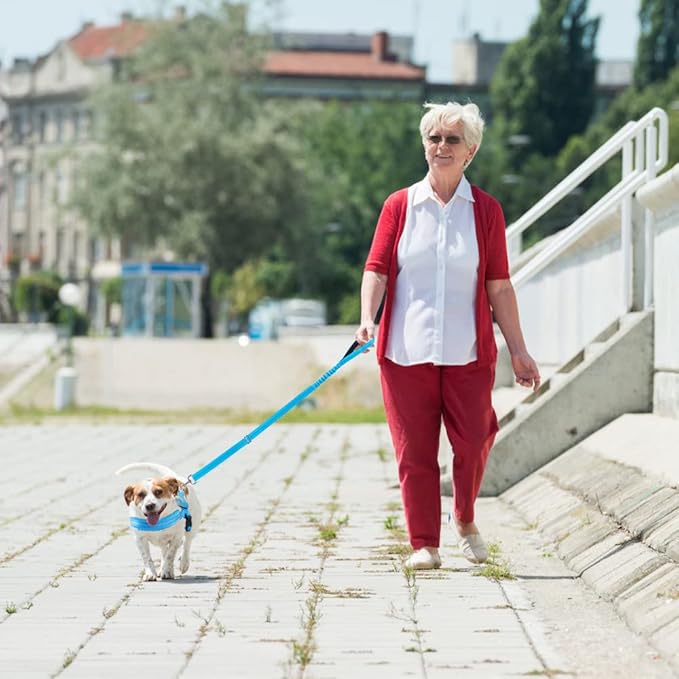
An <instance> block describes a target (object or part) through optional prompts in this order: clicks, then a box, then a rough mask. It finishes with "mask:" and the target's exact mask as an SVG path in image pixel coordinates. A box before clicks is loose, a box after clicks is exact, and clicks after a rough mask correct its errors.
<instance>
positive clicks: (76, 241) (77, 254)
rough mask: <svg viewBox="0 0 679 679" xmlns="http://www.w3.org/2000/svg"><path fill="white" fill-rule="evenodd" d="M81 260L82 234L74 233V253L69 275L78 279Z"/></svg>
mask: <svg viewBox="0 0 679 679" xmlns="http://www.w3.org/2000/svg"><path fill="white" fill-rule="evenodd" d="M79 259H80V233H79V232H78V231H74V232H73V252H72V253H71V261H70V266H69V269H70V270H69V273H70V274H71V276H72V277H73V278H76V277H77V276H78V274H79V273H80V272H79V271H78V260H79Z"/></svg>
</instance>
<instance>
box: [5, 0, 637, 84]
mask: <svg viewBox="0 0 679 679" xmlns="http://www.w3.org/2000/svg"><path fill="white" fill-rule="evenodd" d="M639 3H640V0H589V12H588V14H589V16H597V15H600V16H601V17H602V21H601V26H600V28H599V35H598V38H597V56H598V57H599V58H600V59H629V60H632V59H633V58H634V51H635V48H636V42H637V37H638V33H639V27H638V18H637V13H638V10H639ZM168 4H169V6H170V7H172V6H174V5H175V4H176V5H179V4H184V5H186V6H187V8H188V10H189V12H191V11H192V9H193V8H195V7H198V6H200V2H199V1H198V0H195V1H192V0H184V2H183V3H182V2H181V1H180V0H178V1H177V2H176V3H174V2H173V3H168ZM269 4H271V0H269ZM157 6H158V3H157V2H156V1H154V0H0V61H2V64H3V67H7V66H9V65H10V63H11V61H12V60H13V59H14V58H15V57H30V58H35V57H37V56H39V55H41V54H44V53H45V52H47V51H48V50H50V49H51V48H52V47H53V46H54V45H55V44H56V43H57V42H58V41H59V40H61V39H63V38H65V37H68V36H70V35H73V34H74V33H76V32H77V31H78V29H79V28H80V26H81V24H82V23H83V22H84V21H94V22H95V23H97V24H100V25H110V24H114V23H117V22H118V19H119V15H120V13H121V12H124V11H130V12H132V13H133V14H143V13H147V12H149V11H151V12H153V11H154V10H155V8H156V7H157ZM538 7H539V0H341V1H340V2H337V0H278V8H277V9H276V10H272V9H270V10H268V11H266V12H264V13H261V14H258V15H257V16H261V17H262V18H268V19H269V21H270V23H271V26H272V27H273V28H274V29H275V30H289V31H318V32H354V33H372V32H373V31H377V30H385V31H387V32H389V33H392V34H395V35H411V36H413V37H414V39H415V43H414V54H413V57H414V59H413V60H414V61H415V63H417V64H421V65H426V66H427V77H428V79H429V81H430V82H450V81H451V80H452V42H453V41H454V40H457V39H460V38H468V37H470V36H471V35H472V34H473V33H479V34H480V35H481V37H482V38H483V39H485V40H492V41H495V40H498V41H511V40H516V39H518V38H521V37H523V36H524V35H525V33H526V31H527V30H528V27H529V25H530V22H531V20H532V19H533V18H534V16H535V14H536V13H537V10H538Z"/></svg>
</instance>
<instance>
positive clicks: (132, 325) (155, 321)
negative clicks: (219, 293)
mask: <svg viewBox="0 0 679 679" xmlns="http://www.w3.org/2000/svg"><path fill="white" fill-rule="evenodd" d="M207 273H208V267H207V264H203V263H200V262H197V263H190V262H189V263H180V262H124V263H123V265H122V269H121V275H122V279H123V290H122V322H121V331H122V334H123V335H127V336H130V335H142V336H146V337H200V335H201V325H202V320H203V314H202V308H201V288H202V285H203V279H204V278H205V277H206V276H207Z"/></svg>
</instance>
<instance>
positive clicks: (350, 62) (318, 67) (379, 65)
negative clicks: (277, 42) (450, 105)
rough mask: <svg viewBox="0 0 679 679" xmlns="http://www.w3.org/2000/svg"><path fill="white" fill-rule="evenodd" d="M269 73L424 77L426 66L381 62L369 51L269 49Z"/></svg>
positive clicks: (267, 59)
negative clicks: (275, 50) (279, 50)
mask: <svg viewBox="0 0 679 679" xmlns="http://www.w3.org/2000/svg"><path fill="white" fill-rule="evenodd" d="M264 72H265V73H267V74H268V75H291V76H316V77H320V78H323V77H326V78H375V79H390V80H423V79H424V77H425V70H424V68H420V67H418V66H413V65H412V64H406V63H403V62H399V61H380V60H378V59H376V58H375V57H374V56H373V55H372V54H370V53H367V52H330V51H329V52H313V51H304V50H299V51H297V50H295V51H289V52H288V51H284V52H269V54H267V56H266V60H265V62H264Z"/></svg>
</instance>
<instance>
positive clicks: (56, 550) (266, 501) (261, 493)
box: [0, 425, 624, 679]
mask: <svg viewBox="0 0 679 679" xmlns="http://www.w3.org/2000/svg"><path fill="white" fill-rule="evenodd" d="M5 429H6V432H5V431H2V430H0V437H2V440H3V442H4V441H5V440H10V441H12V442H13V445H14V447H15V448H17V449H21V452H22V454H21V474H17V475H16V477H15V485H16V484H17V483H18V484H19V485H21V489H16V488H15V489H14V490H13V491H12V492H16V493H17V497H20V498H25V497H28V496H30V493H31V488H32V487H36V488H40V487H41V484H44V488H45V489H47V491H46V492H47V496H48V498H49V499H50V501H53V503H54V506H55V508H56V510H57V511H56V513H51V514H48V513H47V512H45V513H40V514H38V513H36V515H35V517H36V522H35V524H36V525H35V533H34V535H35V536H37V537H40V536H44V535H45V533H46V532H47V530H49V526H50V525H52V522H55V521H62V520H63V519H64V518H65V519H69V518H72V517H76V516H86V517H90V516H91V517H92V520H91V521H89V522H85V523H84V524H83V525H80V523H79V525H78V528H77V529H75V530H72V531H69V530H68V529H61V530H57V531H56V532H55V533H54V534H53V535H52V536H49V537H45V538H44V540H43V541H42V542H38V543H36V544H35V545H33V546H29V545H30V543H28V542H24V543H23V544H24V546H25V547H26V551H25V552H24V554H22V555H21V556H16V557H14V558H10V559H8V560H7V562H6V563H5V564H2V566H0V581H1V582H2V593H3V594H4V593H5V591H6V590H7V591H9V592H10V594H11V596H13V597H16V598H17V599H18V595H19V594H21V593H22V592H23V593H24V596H32V597H33V598H32V604H33V605H32V607H31V608H30V609H28V610H18V611H17V613H14V614H11V615H10V614H7V618H6V619H4V620H2V619H1V618H0V654H2V656H3V664H2V667H3V671H5V670H6V669H7V668H12V667H20V668H21V669H22V670H25V672H26V674H22V675H21V676H30V673H31V672H33V671H34V670H35V672H34V673H35V674H36V676H48V675H49V674H50V673H53V672H58V671H59V670H60V669H62V665H63V664H64V662H65V661H66V660H69V659H71V660H72V662H71V663H70V664H69V665H68V667H67V669H65V671H64V675H65V676H69V675H71V676H81V677H88V678H91V677H97V678H98V679H99V678H100V677H114V676H115V677H116V679H118V677H120V675H121V674H129V673H130V672H134V673H135V674H137V673H147V674H152V675H153V676H156V675H159V674H166V675H168V676H181V677H201V678H205V677H208V678H209V677H220V676H228V677H229V678H230V679H233V678H236V679H238V678H239V677H243V678H244V679H246V678H248V677H257V679H259V678H261V677H267V679H268V678H269V677H273V678H276V677H286V676H296V674H295V672H296V671H297V670H298V669H299V667H298V665H297V664H296V663H295V662H293V663H292V664H291V663H290V661H291V660H294V656H293V642H295V641H296V642H297V643H302V642H303V640H304V639H305V637H306V627H305V624H306V623H305V617H304V616H305V615H307V616H308V611H309V609H308V605H309V604H311V603H313V602H314V601H315V605H316V611H315V612H316V614H317V621H316V624H315V627H314V629H313V642H314V650H313V655H312V657H311V664H310V665H309V666H308V667H307V669H306V672H305V679H309V678H310V677H314V676H318V677H339V678H341V679H345V677H347V676H351V675H352V674H353V675H354V676H356V677H357V678H359V677H363V676H366V677H368V676H369V677H370V678H371V679H373V677H380V676H385V677H387V676H388V677H390V679H392V678H394V677H406V676H413V677H424V676H428V677H439V676H440V677H448V676H455V677H465V676H473V677H475V679H476V678H478V677H486V676H487V677H501V676H517V675H522V674H526V673H531V672H539V671H542V670H544V669H545V664H544V663H545V662H547V663H548V665H547V666H552V667H554V666H555V665H557V666H559V667H560V668H564V667H566V663H565V662H559V654H558V653H556V652H554V651H551V650H550V647H551V642H550V633H548V630H547V629H546V628H545V627H544V624H543V622H542V617H541V616H542V613H541V611H540V610H539V609H538V608H536V607H535V606H534V604H533V602H532V601H531V600H530V598H529V597H528V596H522V592H523V591H524V588H525V582H522V581H521V579H519V580H518V581H513V582H512V583H509V582H508V583H501V582H500V583H499V582H495V581H493V580H489V579H487V578H484V577H478V576H474V573H476V572H478V571H479V569H478V568H477V567H474V566H471V565H470V564H468V562H466V561H465V560H464V559H463V558H462V557H461V555H460V552H459V549H457V547H456V545H455V542H456V540H455V536H454V532H453V531H452V530H449V529H447V527H445V526H444V529H443V531H442V546H441V553H442V556H443V560H444V568H442V569H440V570H439V571H437V572H434V573H417V574H416V575H415V581H414V582H415V585H416V587H417V595H416V596H413V591H412V590H410V589H409V587H408V581H407V580H406V578H405V577H404V575H403V573H402V571H401V568H400V561H399V559H398V557H397V556H395V555H394V554H389V553H388V551H387V550H386V549H385V548H389V546H391V545H393V544H394V543H396V542H398V538H397V537H395V536H394V535H391V534H390V533H389V532H388V531H387V529H386V528H385V519H386V518H387V517H388V516H392V515H393V516H396V517H397V518H398V522H399V524H400V525H401V526H403V525H404V521H403V513H402V510H401V509H400V493H399V490H398V485H397V478H396V469H395V465H394V462H393V459H392V455H391V446H390V444H389V437H388V432H387V430H386V427H385V426H384V425H360V426H340V425H333V426H319V425H299V426H298V425H294V426H286V425H280V426H277V427H276V428H273V429H272V430H269V431H268V432H266V433H265V434H264V435H262V437H260V438H258V439H257V441H255V442H253V443H252V444H250V445H249V446H248V447H247V448H246V449H245V450H243V451H242V453H240V454H239V455H236V456H234V458H232V459H231V460H229V461H228V462H227V463H225V465H224V466H223V467H220V468H219V469H218V470H215V472H213V473H212V474H210V475H208V476H206V477H205V478H204V479H202V480H201V482H200V483H199V484H198V486H197V488H196V489H195V490H196V491H197V492H198V493H199V495H200V499H201V503H202V505H203V510H204V513H205V518H204V523H203V525H202V526H201V530H200V532H199V534H198V535H197V536H196V540H195V541H194V546H193V550H192V565H191V569H190V571H189V574H188V576H187V577H185V578H181V579H178V580H176V581H174V582H156V583H141V582H140V581H139V577H140V572H141V561H140V558H139V555H138V553H137V550H136V546H135V544H134V539H133V537H132V534H131V532H127V533H124V532H120V533H119V534H118V536H117V537H116V539H112V532H113V531H122V529H123V528H124V527H125V526H126V521H127V518H126V507H125V505H124V503H123V501H122V498H121V495H122V489H123V488H124V485H125V484H126V483H127V482H128V480H127V479H124V478H119V477H115V476H114V475H113V471H114V470H115V469H116V468H117V467H118V466H121V465H122V464H125V463H127V462H132V461H135V460H140V459H153V460H157V461H160V462H163V463H164V464H168V465H169V466H170V467H172V468H175V469H177V471H178V472H180V473H186V472H187V471H190V470H195V469H197V468H198V467H199V466H200V465H202V464H204V463H205V462H207V461H208V460H209V459H211V458H212V457H214V456H215V455H217V454H218V453H219V452H221V450H224V449H225V447H226V446H228V445H229V443H230V442H235V441H236V440H238V439H239V438H240V437H242V436H243V435H245V433H247V431H249V428H247V427H196V426H189V427H182V426H163V425H161V426H157V427H124V428H117V427H115V426H111V427H105V428H102V427H89V426H73V427H71V426H69V427H60V426H57V427H49V426H48V427H39V428H31V429H30V430H28V429H26V428H22V427H9V428H5ZM5 433H6V434H7V438H5V436H4V434H5ZM102 441H103V442H104V443H102ZM48 444H49V445H48ZM380 448H381V449H383V450H384V451H386V453H387V455H386V456H385V455H384V454H382V455H378V454H377V450H378V449H380ZM3 450H4V447H3ZM36 451H51V452H53V457H52V458H51V460H52V462H53V463H54V464H56V465H58V468H59V470H60V473H61V472H63V476H64V478H65V479H67V480H65V481H57V480H55V479H54V478H53V477H54V473H53V469H54V468H53V467H52V470H50V466H49V464H45V463H44V461H42V462H40V458H38V457H37V456H36V455H35V452H36ZM48 454H49V452H48ZM383 458H386V459H383ZM83 459H87V465H83V464H82V460H83ZM27 477H30V479H31V480H30V482H28V481H23V480H22V479H24V478H27ZM88 483H89V487H85V486H87V484H88ZM71 484H75V485H77V487H74V488H71ZM81 486H82V487H81ZM552 486H553V484H552ZM552 486H546V483H545V480H544V478H542V479H540V480H539V482H535V483H534V482H533V481H532V480H529V481H527V482H525V483H524V488H523V489H521V492H519V491H517V492H516V502H517V503H520V504H521V505H522V507H525V508H526V509H529V510H530V509H532V510H533V511H534V512H535V513H536V515H537V516H542V517H544V516H547V517H549V518H548V520H549V521H557V520H558V519H557V517H558V516H559V515H563V514H564V513H565V514H566V515H568V514H569V513H570V512H572V510H573V509H574V508H575V506H574V505H573V500H572V495H571V494H569V493H565V492H563V491H560V490H559V493H555V492H554V490H553V487H552ZM71 490H72V491H73V492H71V493H69V491H71ZM550 496H551V500H552V502H551V503H550ZM489 502H490V503H496V502H498V501H497V500H489ZM276 503H277V506H276V507H275V510H274V511H273V513H271V508H272V507H273V506H274V505H275V504H276ZM449 503H450V500H447V499H446V500H444V503H443V505H442V514H443V516H444V517H445V515H446V514H447V510H448V506H449ZM488 506H494V505H492V504H490V505H488ZM13 512H16V509H15V505H14V504H11V503H10V504H9V505H8V504H6V503H2V504H0V525H2V522H3V520H5V521H7V520H9V523H7V525H6V530H5V535H4V536H3V537H4V538H5V539H7V540H8V544H10V543H11V541H14V542H15V543H16V540H17V538H18V537H19V535H18V533H17V529H18V528H19V527H20V525H21V522H19V521H18V520H13V519H12V517H13V516H15V513H13ZM516 516H517V517H518V515H516ZM55 517H56V518H55ZM345 519H346V520H345ZM315 521H318V522H321V523H322V522H333V523H334V524H335V525H336V531H337V535H336V537H335V539H333V540H330V543H329V544H325V546H324V542H323V540H319V537H320V534H319V525H318V523H316V522H315ZM515 521H516V524H517V526H521V525H522V520H519V519H518V518H516V519H515ZM81 523H82V520H81ZM56 525H57V526H58V523H57V524H56ZM515 531H516V532H515V535H516V536H517V538H516V539H517V540H518V541H519V542H522V543H523V541H524V540H525V539H527V538H528V535H529V532H528V531H525V530H524V531H523V532H521V531H520V530H519V528H517V529H515ZM528 544H529V543H528V542H526V545H528ZM526 549H528V547H526ZM530 549H534V548H533V547H531V548H530ZM154 553H155V554H156V555H157V551H156V552H154ZM531 553H532V552H531ZM79 559H80V562H79V561H78V560H79ZM533 559H534V561H535V563H536V567H537V568H538V570H539V566H540V555H539V553H537V552H536V553H535V554H534V556H533ZM5 575H6V576H8V577H7V578H4V577H3V576H5ZM57 576H58V580H59V586H58V587H52V586H50V584H49V583H50V581H52V580H54V579H55V577H57ZM555 586H558V581H556V582H555ZM413 605H414V609H413ZM1 612H2V611H1V610H0V613H1ZM307 619H308V618H307ZM415 628H416V629H417V630H418V635H419V637H415V636H414V633H413V631H412V630H413V629H415ZM36 638H38V639H40V640H41V642H42V641H43V639H44V643H41V645H40V654H39V657H38V655H37V654H35V653H31V650H32V649H33V647H34V645H35V643H34V641H35V639H36ZM414 639H415V641H416V643H414V641H413V640H414ZM420 650H422V651H424V652H423V653H420V652H419V651H420ZM71 656H72V657H71ZM20 657H21V658H23V661H24V662H23V663H21V662H19V658H20ZM545 658H550V660H549V661H545ZM552 658H553V659H552ZM5 659H6V662H5ZM616 676H619V677H622V676H624V674H621V673H620V672H617V671H616Z"/></svg>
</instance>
